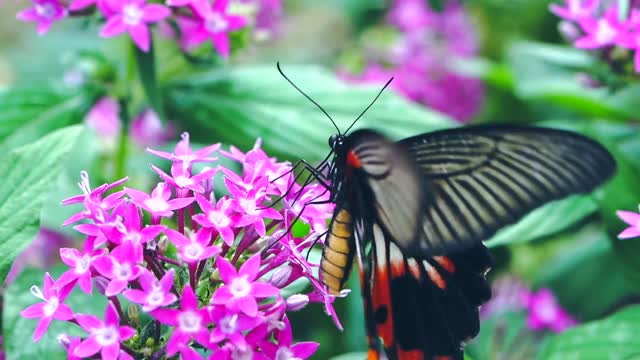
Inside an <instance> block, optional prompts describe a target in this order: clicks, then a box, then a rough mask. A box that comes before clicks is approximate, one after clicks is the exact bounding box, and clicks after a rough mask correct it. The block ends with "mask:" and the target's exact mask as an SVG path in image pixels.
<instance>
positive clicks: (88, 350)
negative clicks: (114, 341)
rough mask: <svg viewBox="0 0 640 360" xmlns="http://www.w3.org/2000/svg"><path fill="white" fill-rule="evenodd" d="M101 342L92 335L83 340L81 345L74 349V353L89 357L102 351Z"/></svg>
mask: <svg viewBox="0 0 640 360" xmlns="http://www.w3.org/2000/svg"><path fill="white" fill-rule="evenodd" d="M100 347H101V346H100V344H99V343H98V342H97V341H96V338H95V336H91V337H89V338H88V339H86V340H85V341H83V342H81V343H80V345H78V346H77V347H76V349H75V350H74V351H73V354H74V355H75V356H78V357H83V358H84V357H89V356H92V355H94V354H97V353H98V351H100Z"/></svg>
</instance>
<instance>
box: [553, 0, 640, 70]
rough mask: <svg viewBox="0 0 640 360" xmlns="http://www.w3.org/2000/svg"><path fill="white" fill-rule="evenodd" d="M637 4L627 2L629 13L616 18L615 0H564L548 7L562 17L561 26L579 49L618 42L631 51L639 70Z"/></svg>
mask: <svg viewBox="0 0 640 360" xmlns="http://www.w3.org/2000/svg"><path fill="white" fill-rule="evenodd" d="M639 5H640V4H637V2H635V3H634V2H633V1H632V2H631V9H630V11H629V14H628V15H627V16H625V17H623V18H620V15H619V11H618V5H617V1H604V0H565V1H564V4H563V5H558V4H551V5H550V10H551V12H552V13H554V14H555V15H557V16H559V17H560V18H562V19H563V20H564V21H563V22H562V23H561V29H564V32H565V33H566V35H567V37H568V38H569V39H570V40H571V41H573V45H574V46H575V47H577V48H580V49H586V50H595V49H610V48H612V47H614V46H619V47H622V48H625V49H629V50H631V51H634V52H635V58H634V67H635V71H636V72H640V6H639Z"/></svg>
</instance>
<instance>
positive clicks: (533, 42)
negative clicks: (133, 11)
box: [0, 0, 640, 360]
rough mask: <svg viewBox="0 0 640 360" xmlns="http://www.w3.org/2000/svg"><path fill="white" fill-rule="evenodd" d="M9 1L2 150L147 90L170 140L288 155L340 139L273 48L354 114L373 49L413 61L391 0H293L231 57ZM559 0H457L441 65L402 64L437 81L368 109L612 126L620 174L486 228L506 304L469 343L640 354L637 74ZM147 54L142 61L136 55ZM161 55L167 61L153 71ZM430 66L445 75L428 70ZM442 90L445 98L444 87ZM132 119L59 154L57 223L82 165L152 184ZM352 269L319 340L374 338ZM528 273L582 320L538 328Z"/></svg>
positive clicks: (46, 218) (241, 39)
mask: <svg viewBox="0 0 640 360" xmlns="http://www.w3.org/2000/svg"><path fill="white" fill-rule="evenodd" d="M627 4H628V2H627ZM0 6H2V11H1V12H0V141H1V143H0V149H2V150H4V152H7V151H10V150H11V149H13V148H16V147H18V146H22V145H25V144H28V143H31V142H33V141H35V140H37V139H39V138H41V137H43V136H44V135H45V134H47V133H49V132H51V131H53V130H55V129H59V128H62V127H64V126H67V125H71V124H76V123H82V122H83V121H84V119H85V116H86V114H87V112H88V111H89V110H90V109H91V107H92V106H93V105H94V104H95V102H96V101H97V100H98V99H99V98H100V97H102V96H105V95H110V96H114V97H116V98H118V99H121V100H122V99H126V102H123V104H125V103H126V107H125V110H123V114H122V116H123V119H124V120H123V121H124V125H123V126H125V127H126V124H128V123H129V122H130V120H131V119H132V118H133V117H134V116H135V115H136V114H137V113H139V112H140V111H141V110H143V109H144V108H146V107H148V106H153V107H155V108H156V109H157V110H158V113H159V115H160V117H161V119H162V120H163V121H170V122H171V123H172V124H173V125H172V126H174V128H175V132H174V134H175V135H174V136H173V137H172V140H171V141H169V143H167V144H164V145H159V146H158V147H160V148H164V149H172V148H173V146H174V144H175V142H176V141H177V140H178V139H179V136H178V135H177V134H180V133H181V132H182V131H188V132H189V133H190V134H191V139H192V142H194V143H196V144H210V143H215V142H222V143H223V144H224V146H225V147H228V146H229V145H235V146H236V147H238V148H240V149H242V150H247V149H249V148H251V147H252V146H253V144H254V142H255V140H256V138H258V137H259V138H261V139H262V144H263V145H262V146H263V148H264V149H265V151H267V153H268V154H270V155H273V156H277V157H278V158H279V159H282V160H291V161H295V160H297V159H300V158H304V159H307V160H308V161H310V162H314V161H316V162H317V161H319V160H321V159H323V158H324V156H325V155H326V154H327V151H328V145H327V139H328V137H329V136H330V135H331V134H332V133H334V132H335V129H334V128H333V126H332V125H331V123H330V122H329V121H328V119H326V118H325V117H324V116H323V114H322V113H321V112H320V111H319V110H318V109H317V108H315V107H314V106H313V104H311V103H310V102H308V101H307V100H305V99H304V98H303V97H302V96H301V95H300V94H299V93H297V92H296V91H295V90H294V89H293V88H292V87H291V86H290V85H289V84H288V83H286V81H285V80H284V79H283V78H282V77H281V76H280V74H278V72H277V71H276V67H275V63H276V61H280V62H281V64H282V66H283V69H284V70H285V72H286V73H287V74H288V76H289V77H290V78H291V79H292V80H293V81H294V82H296V84H298V85H299V86H300V87H301V88H302V89H304V90H305V91H306V92H308V94H309V95H310V96H311V97H312V98H313V99H315V100H316V101H317V102H318V103H320V104H321V105H322V106H323V107H324V108H325V109H326V110H327V111H328V112H329V113H330V114H331V115H332V117H333V118H334V119H335V120H336V122H337V123H338V126H339V127H341V129H345V128H346V127H347V126H348V125H349V124H350V123H351V121H352V120H353V119H354V118H355V117H356V116H357V115H358V114H359V113H360V112H361V111H362V109H364V108H365V107H366V106H367V105H368V104H369V102H370V101H371V99H372V98H373V97H374V96H375V94H376V92H377V91H378V90H379V88H380V85H381V83H384V80H381V78H384V76H382V77H381V78H376V77H375V76H372V77H370V78H367V77H366V76H364V75H359V74H362V73H363V72H365V71H366V70H367V63H368V61H370V60H371V59H376V61H377V62H378V63H379V64H380V66H381V67H383V68H384V71H383V72H382V73H383V75H388V74H391V75H397V76H398V77H400V76H401V75H398V74H397V73H400V72H401V71H403V70H402V69H403V68H402V64H396V63H394V62H393V61H394V60H393V59H394V56H398V55H397V54H396V53H395V51H396V50H397V48H396V47H395V45H397V44H398V42H400V41H401V40H399V39H400V38H401V37H402V31H398V29H397V28H396V29H393V28H392V27H391V26H390V25H389V21H388V20H386V19H388V16H389V6H390V5H389V2H387V1H382V0H345V1H338V0H331V1H323V2H319V1H312V0H305V1H285V2H284V9H285V11H284V14H283V15H282V17H281V19H279V23H278V31H277V33H276V34H274V36H272V37H271V38H269V39H266V40H265V39H263V40H256V39H255V38H254V36H253V35H252V34H250V33H248V32H239V33H237V34H233V35H232V44H233V51H232V56H231V57H230V59H229V60H222V59H220V58H219V57H217V56H216V55H215V54H214V53H212V50H211V48H210V47H207V48H206V49H198V50H197V51H196V54H195V56H194V57H189V56H184V55H182V54H181V52H180V51H179V50H178V48H177V45H176V44H175V43H174V42H172V41H170V40H167V39H162V38H160V37H158V36H156V43H155V51H154V52H153V53H152V54H146V55H145V54H142V53H140V52H135V51H133V50H132V47H131V44H130V42H129V40H128V38H127V37H124V36H122V37H118V38H115V39H102V38H99V37H98V36H97V31H96V24H95V23H94V22H95V21H94V20H93V19H90V20H86V19H72V20H68V21H64V22H60V23H56V24H54V26H53V28H52V30H51V31H50V32H49V33H47V34H46V35H45V36H38V35H36V34H35V31H34V26H33V24H29V23H23V22H19V21H17V20H16V19H15V13H16V11H17V10H18V9H22V8H24V4H22V3H16V2H13V1H8V0H7V1H4V2H3V3H2V4H1V5H0ZM424 6H427V7H428V6H433V7H434V9H435V10H429V11H431V12H433V16H434V17H438V16H445V15H442V13H439V11H443V12H446V11H447V10H446V6H447V5H446V4H442V3H441V2H440V1H436V0H434V1H424ZM548 6H549V2H548V1H541V0H529V1H527V0H510V1H506V0H475V1H466V2H464V9H462V10H459V11H460V12H461V13H462V14H463V15H464V18H463V19H457V20H455V21H461V22H463V23H464V24H462V25H460V24H457V25H455V24H454V25H451V26H454V27H455V26H459V28H456V29H458V30H456V29H453V30H452V35H450V37H447V36H448V35H446V34H445V35H442V34H437V33H436V34H435V35H433V34H432V35H433V36H432V37H422V38H420V39H418V42H419V43H420V46H423V50H424V51H425V52H426V53H430V54H431V55H432V56H433V57H432V58H429V59H426V60H425V64H427V63H428V62H429V61H431V62H434V63H436V64H437V65H438V66H439V67H438V68H437V72H436V71H432V69H433V68H432V67H429V66H431V63H428V64H429V66H427V65H425V69H420V70H419V71H418V74H419V75H411V74H409V75H406V74H405V75H404V76H405V79H406V76H409V77H411V76H415V78H416V79H417V80H416V82H417V83H416V84H413V85H415V87H418V88H420V87H428V91H426V95H424V96H425V98H419V96H418V95H415V93H413V92H411V91H413V90H412V89H408V87H409V85H407V87H406V88H403V89H398V88H394V89H393V90H391V91H388V92H386V93H385V94H383V95H382V97H381V98H380V100H378V102H377V103H376V104H375V105H374V106H373V107H372V108H371V109H370V110H369V111H368V113H367V114H366V115H365V116H364V117H363V119H362V120H361V121H359V122H358V123H357V125H356V127H371V128H375V129H379V130H381V131H384V132H385V133H387V134H389V136H391V137H393V138H394V139H400V138H402V137H405V136H409V135H415V134H419V133H423V132H427V131H431V130H435V129H440V128H445V127H452V126H459V125H460V124H461V123H471V124H479V123H496V122H501V123H518V124H538V125H544V126H551V127H560V128H565V129H570V130H574V131H577V132H580V133H583V134H586V135H588V136H591V137H593V138H595V139H597V140H598V141H600V142H601V143H603V144H605V145H606V146H607V147H608V148H609V149H610V151H611V152H612V153H613V154H614V156H615V157H616V160H617V163H618V173H617V175H616V177H615V178H614V179H613V180H612V181H610V182H609V183H608V184H607V185H605V186H603V187H602V188H600V189H598V190H597V191H596V192H595V193H594V194H592V195H582V196H574V197H571V198H569V199H567V200H563V201H560V202H555V203H552V204H549V205H547V206H545V207H543V208H541V209H538V210H536V211H534V212H533V213H532V214H530V215H529V216H527V217H526V218H525V219H524V220H522V221H521V222H520V223H518V224H516V225H514V226H511V227H509V228H506V229H504V230H503V231H501V232H500V233H498V234H497V235H496V236H495V237H494V238H492V239H489V241H488V242H487V244H488V246H490V247H491V250H492V253H493V254H494V257H495V263H496V264H495V267H494V268H493V270H492V271H491V272H490V273H489V279H490V280H491V281H492V282H494V283H495V284H496V289H495V290H494V292H495V293H496V296H495V298H496V299H495V301H504V303H497V305H496V304H493V305H492V306H493V307H492V308H491V309H492V310H491V311H487V313H486V314H484V315H483V323H482V329H481V333H480V335H479V336H478V338H477V339H475V340H474V341H471V342H470V344H469V346H468V352H467V354H468V356H470V357H471V358H473V359H531V358H539V359H555V358H561V357H563V358H564V357H567V356H574V357H573V358H579V359H600V358H606V356H608V354H611V353H613V354H616V356H614V357H609V358H616V359H623V358H624V359H631V358H634V357H635V358H640V355H638V354H640V342H638V340H635V338H636V336H635V335H637V334H638V333H639V332H640V309H638V307H634V306H632V305H633V304H636V303H637V302H638V300H639V299H640V297H639V295H640V293H639V290H640V260H639V259H640V257H639V256H638V254H639V252H640V241H638V240H627V241H620V240H618V239H617V234H618V233H619V232H620V231H621V230H622V229H623V228H624V223H623V222H622V221H621V220H620V219H618V218H617V217H616V215H615V211H616V210H623V209H624V210H630V211H634V210H636V209H637V205H638V199H640V187H639V186H638V179H639V178H640V132H639V131H638V129H637V127H638V116H637V114H638V108H639V106H640V86H639V85H638V83H637V77H636V76H635V74H633V72H632V71H631V72H630V71H628V70H627V69H628V68H629V66H626V67H625V66H622V69H623V70H622V71H620V70H619V67H618V68H615V69H613V68H612V67H611V66H609V65H610V64H608V63H607V62H606V61H603V60H602V58H601V57H599V55H598V54H593V53H592V54H590V53H588V52H585V51H582V50H578V49H575V48H573V47H572V46H571V45H570V44H568V43H567V42H566V41H565V39H563V37H562V36H561V35H560V32H559V26H558V25H559V19H558V17H556V16H555V15H553V14H552V13H551V12H549V9H548ZM442 7H444V8H445V9H444V10H443V9H442ZM453 23H455V22H453ZM456 31H458V32H459V33H456ZM461 39H462V40H464V41H469V42H471V43H472V44H471V45H469V46H470V48H471V50H469V49H467V48H464V49H462V50H456V46H458V45H456V44H457V42H458V41H462V40H461ZM452 43H453V44H452ZM460 46H462V47H465V46H466V45H464V44H463V45H460ZM443 48H444V49H445V50H443ZM452 49H453V50H452ZM439 51H443V52H442V53H439ZM136 63H137V64H142V66H141V67H140V68H138V69H136ZM616 63H617V64H620V63H622V64H625V63H627V64H630V63H631V53H630V52H628V51H627V52H625V51H620V52H619V53H618V55H617V58H616ZM151 64H153V66H154V67H155V69H154V68H153V67H151ZM149 69H151V70H149ZM154 70H155V74H152V75H155V77H153V76H152V75H150V74H149V71H151V73H153V72H154ZM74 71H75V72H80V73H81V74H82V76H84V78H83V79H85V81H84V82H82V83H81V84H79V85H78V84H77V83H75V82H74V81H72V80H69V79H70V77H72V76H73V75H74ZM420 71H422V72H420ZM445 73H447V74H448V73H452V74H455V76H459V77H462V80H461V79H459V78H458V77H456V78H455V79H454V80H450V81H444V82H442V81H440V80H441V79H442V78H444V79H448V78H446V77H445V76H446V75H444V74H445ZM76 75H77V74H76ZM149 76H151V80H150V77H149ZM420 76H422V77H423V78H420ZM428 77H431V78H432V79H436V80H433V81H431V82H430V81H427V80H424V79H426V78H428ZM65 79H66V80H65ZM87 79H88V80H87ZM385 79H386V78H385ZM400 79H402V78H400ZM585 79H587V80H592V81H591V82H588V81H586V80H585ZM369 80H371V81H369ZM151 81H152V82H153V84H151V83H150V82H151ZM398 81H402V80H398ZM467 81H470V82H467ZM594 83H597V85H598V86H594ZM150 84H151V85H153V86H151V85H150ZM469 84H472V85H469ZM413 85H412V86H413ZM467 86H468V88H467ZM407 89H408V90H407ZM420 89H421V88H420ZM421 94H422V93H421ZM420 96H422V95H420ZM441 97H442V98H444V100H443V101H441V102H437V101H436V100H434V99H439V98H441ZM432 101H433V103H432ZM461 107H464V108H463V109H462V108H461ZM460 114H462V115H460ZM123 134H124V135H125V137H124V138H119V139H118V140H117V141H115V142H112V143H109V141H105V140H108V139H105V138H104V137H103V136H100V135H99V132H97V131H96V129H93V130H91V129H88V130H84V131H83V132H82V134H81V135H80V136H79V140H78V141H77V142H74V143H73V144H72V145H73V146H71V148H70V150H69V159H68V160H66V161H65V162H64V163H62V164H60V166H61V169H62V173H63V175H62V176H61V177H59V178H57V179H54V180H53V181H56V184H57V186H56V187H55V190H52V193H50V194H48V195H47V197H46V198H45V199H43V200H42V201H43V204H44V210H43V213H42V215H41V218H40V220H41V225H42V226H43V227H47V228H50V229H56V230H60V227H59V224H61V223H62V222H63V221H64V219H66V218H67V217H68V216H69V215H70V214H71V213H70V211H72V210H70V209H66V208H65V209H60V207H59V205H58V203H59V201H60V200H61V199H63V198H65V197H67V196H70V195H73V194H75V193H77V189H76V185H75V183H76V181H77V177H78V174H79V172H80V170H83V169H84V170H89V171H90V173H91V174H92V182H93V183H94V184H99V183H102V182H104V181H113V180H114V179H117V178H120V177H122V176H124V175H128V176H129V177H130V178H131V179H132V180H131V181H132V182H133V183H130V184H129V186H131V187H137V188H145V187H146V188H148V187H149V186H151V184H152V183H153V181H155V179H154V177H153V173H152V172H150V171H148V169H149V167H148V164H149V163H150V162H152V161H155V160H153V159H151V157H150V156H149V155H148V154H146V153H145V152H144V146H143V145H140V144H137V143H136V142H135V141H133V140H132V138H131V137H127V136H126V131H125V132H124V133H123ZM62 141H66V140H64V139H63V140H62ZM123 144H124V145H123ZM123 146H124V147H125V148H126V150H125V151H123V150H122V148H123ZM33 166H34V168H35V167H37V166H38V164H33ZM64 231H65V230H63V232H64ZM67 235H69V233H68V232H67ZM14 245H15V244H14ZM14 245H11V244H8V243H3V244H2V245H1V246H4V248H3V247H1V246H0V250H2V249H4V250H6V251H10V252H11V253H15V254H16V255H17V252H18V250H21V249H22V248H24V246H22V245H21V247H19V248H15V246H14ZM25 246H26V245H25ZM54 257H55V254H54ZM41 261H42V260H38V261H37V262H41ZM30 271H32V270H27V271H25V272H24V273H23V274H22V275H21V276H20V277H19V280H17V282H16V283H14V284H13V285H12V286H11V287H9V289H8V290H7V293H6V295H5V298H6V299H7V304H8V305H7V306H6V307H5V309H4V315H3V320H4V321H3V324H4V325H3V328H4V330H5V340H4V341H5V348H6V349H17V348H20V347H23V346H24V341H25V340H24V339H25V338H26V337H27V336H28V337H30V331H31V330H32V328H28V329H27V328H24V327H21V326H22V325H20V324H23V321H24V320H23V319H19V318H17V313H18V311H19V309H22V308H24V306H25V305H26V304H29V301H30V299H29V298H28V297H26V298H25V291H24V289H27V288H28V286H30V285H31V284H32V283H33V282H34V281H33V280H32V279H34V277H35V278H36V279H39V278H40V276H41V275H39V274H40V273H39V271H35V272H33V273H30ZM496 280H498V281H496ZM498 286H502V287H501V288H499V287H498ZM348 287H349V288H351V289H353V291H352V293H351V294H350V295H349V296H348V297H347V298H345V299H339V300H338V301H337V302H336V307H337V309H338V313H339V314H340V317H341V319H342V321H343V325H344V328H345V330H344V331H343V332H342V333H341V332H339V331H338V330H337V329H336V328H335V326H334V325H333V323H332V321H331V319H330V318H329V317H327V316H326V315H324V313H323V311H322V308H321V307H320V306H317V305H315V304H314V305H312V306H308V307H306V308H305V309H303V310H301V311H299V312H296V313H294V314H293V315H292V316H291V318H292V323H293V327H294V329H295V330H294V331H295V337H296V338H297V339H299V340H314V341H318V342H320V343H321V347H320V349H319V351H318V352H317V353H316V355H315V358H318V359H327V358H331V357H334V356H340V357H336V359H338V358H339V359H342V360H345V359H361V358H362V356H363V355H362V352H363V351H364V350H365V337H364V329H363V314H362V305H361V298H360V296H359V285H358V281H357V276H353V278H352V279H351V280H350V281H349V285H348ZM521 288H524V289H533V291H535V290H537V289H540V288H550V289H551V290H552V291H553V294H554V295H555V297H556V299H557V302H558V305H559V306H561V307H562V308H563V309H564V310H565V311H566V312H567V313H568V314H570V315H571V316H572V318H574V319H575V320H576V321H577V322H579V323H580V325H579V326H578V327H576V328H574V329H570V330H567V331H566V332H562V333H561V334H554V333H553V332H551V331H549V330H542V331H534V330H531V329H528V328H527V326H526V317H527V315H528V314H527V311H528V310H527V309H526V308H524V307H522V306H519V305H518V300H517V297H518V295H517V293H518V291H519V290H518V289H521ZM510 291H513V292H510ZM523 291H525V290H523ZM527 291H528V290H527ZM514 293H515V294H516V295H514ZM504 294H507V295H505V296H502V295H504ZM27 295H28V294H27ZM498 295H500V296H498ZM509 296H511V297H509ZM514 296H515V300H514ZM8 300H11V301H8ZM496 309H497V310H496ZM29 326H31V325H29ZM50 332H55V331H52V330H50ZM629 334H633V336H630V335H629ZM49 340H51V341H53V340H52V339H49ZM49 340H48V341H49ZM345 354H346V355H345ZM349 354H351V355H349ZM617 355H619V356H617ZM25 358H26V357H25Z"/></svg>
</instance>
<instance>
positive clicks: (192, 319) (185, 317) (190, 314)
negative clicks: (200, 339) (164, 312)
mask: <svg viewBox="0 0 640 360" xmlns="http://www.w3.org/2000/svg"><path fill="white" fill-rule="evenodd" d="M201 323H202V317H200V315H198V313H196V312H194V311H185V312H182V313H180V315H178V326H179V328H180V330H181V331H183V332H185V333H195V332H198V331H199V330H200V327H201V325H200V324H201Z"/></svg>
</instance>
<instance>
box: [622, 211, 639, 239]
mask: <svg viewBox="0 0 640 360" xmlns="http://www.w3.org/2000/svg"><path fill="white" fill-rule="evenodd" d="M616 214H617V215H618V217H619V218H620V219H622V221H624V222H626V223H627V225H629V227H628V228H626V229H624V230H623V231H622V232H621V233H620V234H618V239H629V238H634V237H638V236H640V214H638V213H635V212H632V211H618V212H617V213H616Z"/></svg>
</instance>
